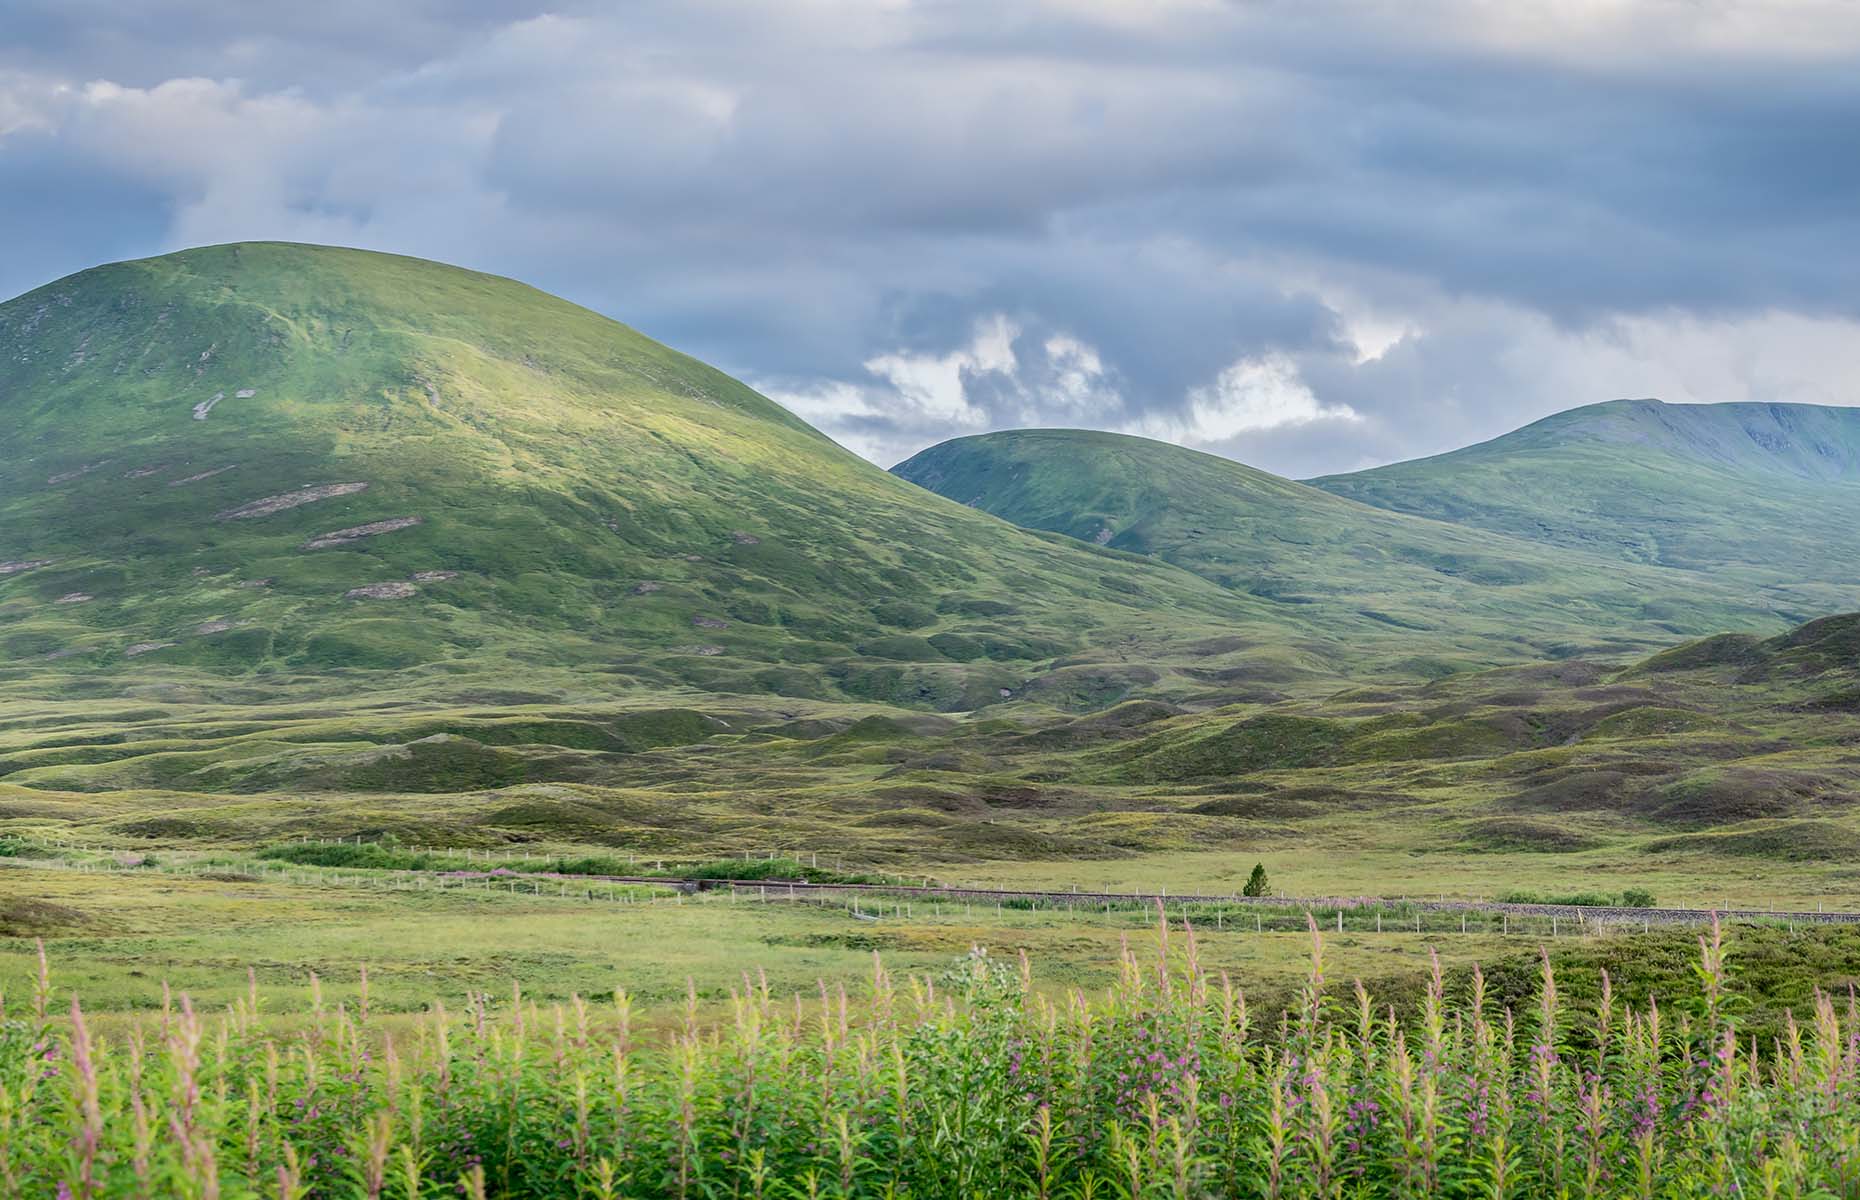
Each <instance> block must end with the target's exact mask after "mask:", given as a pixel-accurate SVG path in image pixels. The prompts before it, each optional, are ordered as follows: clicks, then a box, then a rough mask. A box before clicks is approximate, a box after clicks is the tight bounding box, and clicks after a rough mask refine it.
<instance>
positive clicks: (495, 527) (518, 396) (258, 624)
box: [0, 243, 1321, 708]
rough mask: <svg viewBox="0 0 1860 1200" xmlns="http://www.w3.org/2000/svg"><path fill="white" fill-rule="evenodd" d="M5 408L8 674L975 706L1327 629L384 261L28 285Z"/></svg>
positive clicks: (281, 257)
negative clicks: (439, 683) (933, 486)
mask: <svg viewBox="0 0 1860 1200" xmlns="http://www.w3.org/2000/svg"><path fill="white" fill-rule="evenodd" d="M0 415H3V416H4V418H5V420H6V423H7V431H6V434H5V448H6V450H7V451H8V453H7V454H6V455H5V456H4V458H0V530H3V531H4V540H3V542H0V673H5V674H7V675H9V676H11V677H24V676H27V675H31V676H34V677H36V678H38V679H40V680H41V681H43V680H47V679H52V680H53V681H54V682H55V683H56V684H57V685H58V686H60V687H67V688H68V687H82V686H90V687H99V686H105V685H104V684H103V681H102V680H101V679H98V680H95V681H93V682H92V683H90V684H85V683H84V682H83V679H84V677H85V676H86V675H94V674H97V673H99V672H101V673H103V674H105V675H111V674H115V673H120V672H123V671H132V672H133V673H135V674H137V675H142V676H150V675H156V674H159V673H160V670H161V669H163V668H169V667H173V668H188V669H192V670H195V671H205V672H208V673H210V674H217V675H218V676H219V677H222V678H228V679H237V678H252V677H264V678H267V679H271V680H273V681H275V682H276V683H277V685H278V686H279V687H280V688H282V687H284V684H285V682H286V681H289V682H290V683H291V684H292V686H297V685H304V686H310V685H315V686H323V684H324V682H325V681H326V680H327V679H328V678H329V673H330V672H339V671H363V672H366V671H385V672H407V673H412V674H419V673H422V672H423V673H425V674H427V675H430V676H434V677H436V678H442V677H443V676H445V675H446V674H448V673H452V672H458V671H466V672H475V671H484V670H489V671H492V672H503V671H509V670H518V671H533V672H540V673H542V674H545V675H546V674H548V673H549V672H551V671H555V670H558V669H559V670H562V671H567V672H569V673H570V674H571V675H572V676H573V679H572V680H570V681H569V683H571V684H572V685H573V686H586V683H587V681H588V680H590V679H603V680H605V681H606V683H605V685H604V686H621V685H628V686H639V687H661V688H662V687H667V686H681V687H689V688H694V689H697V690H699V691H705V692H737V693H742V692H747V693H757V694H775V695H784V694H792V695H796V696H799V697H803V698H815V699H840V700H846V699H854V700H880V701H884V702H897V703H903V704H906V705H911V706H920V707H942V708H969V707H977V706H981V705H984V704H986V703H992V702H997V701H999V700H1000V699H1002V698H1003V696H1002V693H1003V692H1007V693H1014V694H1017V693H1018V692H1020V691H1021V690H1022V688H1023V686H1024V684H1025V683H1026V682H1027V680H1028V679H1030V678H1033V677H1036V676H1038V675H1040V674H1042V673H1044V672H1046V671H1047V670H1049V669H1053V668H1052V664H1054V663H1055V662H1058V661H1060V660H1062V659H1070V660H1072V661H1073V662H1074V664H1075V665H1076V664H1077V663H1090V662H1094V661H1097V660H1098V658H1100V657H1102V656H1106V655H1108V654H1109V652H1103V651H1101V649H1098V648H1094V647H1097V646H1098V645H1099V643H1102V642H1114V643H1116V645H1117V647H1118V648H1117V650H1116V652H1115V655H1110V656H1111V657H1118V656H1127V655H1128V654H1129V653H1130V650H1131V647H1132V646H1147V647H1150V649H1151V650H1152V651H1153V652H1155V653H1157V654H1158V655H1160V656H1161V657H1167V653H1166V652H1165V651H1163V650H1162V649H1160V647H1163V646H1164V645H1165V644H1169V643H1173V642H1175V641H1180V640H1183V639H1184V638H1188V637H1192V636H1194V635H1193V633H1192V632H1190V633H1183V632H1180V631H1182V630H1188V631H1194V630H1198V629H1200V630H1204V631H1205V632H1208V633H1213V632H1217V631H1220V630H1222V629H1229V628H1234V627H1247V626H1250V625H1258V626H1259V627H1260V628H1261V629H1262V631H1263V630H1264V629H1265V628H1267V627H1268V626H1270V628H1272V629H1275V630H1277V631H1278V634H1279V635H1280V637H1279V640H1280V641H1282V642H1286V643H1303V644H1306V645H1309V646H1313V647H1317V646H1318V645H1319V643H1320V642H1321V639H1318V638H1313V637H1311V636H1310V635H1309V634H1308V633H1306V632H1302V631H1299V630H1296V629H1293V628H1292V627H1291V626H1289V625H1288V624H1287V623H1286V622H1285V621H1284V620H1282V619H1280V618H1279V617H1278V616H1276V615H1274V614H1270V613H1269V612H1268V611H1267V609H1266V608H1265V606H1261V605H1257V604H1252V603H1250V602H1248V601H1246V600H1245V599H1244V598H1236V597H1233V596H1231V595H1226V594H1223V593H1221V592H1219V591H1218V590H1216V589H1213V588H1211V587H1208V586H1207V585H1205V584H1204V583H1203V582H1202V581H1201V580H1199V579H1196V578H1193V577H1192V576H1189V575H1187V574H1186V573H1182V572H1177V571H1175V570H1174V569H1173V568H1169V567H1166V566H1162V565H1159V564H1154V563H1150V562H1146V561H1141V560H1137V559H1132V558H1129V557H1128V556H1120V555H1113V554H1109V553H1099V552H1094V551H1091V550H1089V549H1085V550H1083V551H1082V550H1081V548H1079V547H1076V546H1074V545H1072V544H1070V543H1058V542H1052V541H1047V540H1045V539H1043V538H1041V537H1039V536H1035V535H1030V534H1028V533H1026V532H1024V531H1020V530H1016V529H1013V528H1012V527H1010V526H1008V525H1006V524H1004V523H1001V522H998V521H995V520H994V519H993V518H989V517H986V516H984V515H982V514H977V513H974V512H972V511H970V510H967V509H964V508H962V507H961V506H957V505H945V504H942V503H941V502H936V503H926V502H925V499H924V498H923V496H922V493H921V491H919V490H918V489H916V488H913V487H910V486H909V485H907V484H905V483H903V482H901V481H899V480H897V479H895V478H893V477H891V476H889V475H888V474H886V473H885V472H883V471H882V470H880V469H879V468H877V467H874V466H872V465H871V464H868V463H866V462H864V461H863V460H861V459H859V458H857V456H855V455H853V454H851V453H850V452H848V451H846V450H844V449H843V448H841V447H839V446H837V445H836V444H834V443H833V442H832V441H831V440H830V439H828V438H826V437H825V436H824V435H822V434H820V433H819V432H818V431H816V430H814V429H813V428H812V427H810V426H808V425H807V424H806V423H805V422H803V421H801V420H800V419H799V418H797V417H795V416H793V414H791V413H789V412H787V411H786V410H785V409H782V408H781V407H780V406H779V405H777V404H775V403H774V402H773V401H770V400H768V399H767V398H765V397H763V396H760V395H759V394H757V393H755V392H754V391H753V390H752V389H750V388H748V387H747V386H746V385H744V384H742V383H740V382H738V381H736V380H734V379H731V378H730V377H729V376H727V375H725V374H723V373H722V372H719V371H716V370H715V369H714V368H711V367H708V366H706V365H704V364H702V363H700V362H698V361H697V360H695V359H692V358H690V357H689V356H687V355H683V354H680V353H679V352H677V351H675V350H672V349H670V348H669V347H665V346H661V345H659V344H658V343H656V342H653V341H651V340H650V339H648V338H646V337H644V336H643V335H641V334H639V333H638V332H637V331H636V330H632V329H630V328H629V327H627V326H624V325H621V324H620V323H618V322H615V321H612V320H610V319H608V318H606V317H604V316H601V315H599V314H596V313H593V312H591V311H589V310H587V309H584V308H581V307H579V306H576V305H572V304H570V303H569V302H567V301H564V300H560V299H558V298H555V297H550V296H548V295H547V294H546V293H542V292H539V291H537V290H536V289H533V288H530V287H528V286H527V285H524V284H520V283H517V282H516V281H512V280H507V279H503V278H501V277H497V276H489V275H484V274H482V273H478V272H469V271H464V270H461V269H459V268H453V267H447V266H444V265H443V264H435V263H428V262H425V261H424V260H419V259H411V258H406V257H402V256H392V255H381V254H376V253H374V252H370V251H357V250H348V249H344V248H339V247H314V246H303V245H298V244H292V243H240V244H233V245H226V246H215V247H203V248H199V249H194V250H188V251H182V252H179V253H176V254H172V255H163V256H159V257H157V258H153V259H143V260H136V261H133V262H129V263H120V264H110V265H107V266H104V267H99V268H93V269H91V270H89V271H84V272H79V273H78V274H76V275H72V276H68V277H66V278H65V279H62V280H59V281H56V282H54V283H52V284H48V285H46V286H45V287H42V288H38V289H35V290H34V291H32V292H29V293H27V294H25V295H24V296H22V297H19V298H16V299H14V300H12V301H8V302H6V303H5V304H0ZM936 637H941V638H943V644H942V645H941V646H938V645H937V644H936V643H934V642H932V641H931V639H932V638H936ZM1288 653H1289V654H1292V655H1297V654H1299V653H1301V651H1299V650H1297V649H1295V648H1294V649H1292V650H1290V651H1288ZM48 670H51V671H54V672H55V674H54V675H47V674H46V672H47V671H48ZM575 681H579V682H575ZM189 686H193V684H190V685H189Z"/></svg>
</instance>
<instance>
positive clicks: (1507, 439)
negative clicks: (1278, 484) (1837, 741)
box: [1311, 400, 1860, 609]
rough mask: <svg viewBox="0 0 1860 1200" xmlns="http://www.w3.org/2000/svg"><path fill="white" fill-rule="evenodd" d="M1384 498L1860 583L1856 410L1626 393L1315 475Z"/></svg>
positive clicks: (1692, 566)
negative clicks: (1434, 452)
mask: <svg viewBox="0 0 1860 1200" xmlns="http://www.w3.org/2000/svg"><path fill="white" fill-rule="evenodd" d="M1311 482H1312V483H1313V485H1314V486H1316V487H1320V488H1323V489H1324V490H1326V491H1328V492H1332V493H1334V494H1336V495H1339V496H1345V497H1348V498H1350V499H1353V500H1360V501H1362V502H1364V503H1366V504H1373V505H1376V506H1377V507H1380V508H1386V509H1391V510H1394V511H1398V512H1404V513H1412V514H1416V515H1420V516H1426V517H1434V518H1438V519H1440V520H1444V521H1452V522H1455V523H1457V524H1462V525H1468V526H1473V527H1477V528H1481V529H1489V530H1493V531H1496V532H1501V533H1508V534H1512V535H1515V536H1517V537H1521V538H1528V539H1530V540H1532V541H1536V542H1541V543H1546V544H1551V545H1557V546H1566V547H1575V548H1579V549H1582V550H1585V551H1588V552H1590V553H1594V554H1600V555H1606V556H1608V557H1610V558H1614V559H1620V560H1625V561H1628V562H1633V563H1645V564H1652V565H1658V566H1665V567H1674V568H1679V569H1681V570H1686V571H1693V572H1700V573H1705V574H1709V575H1711V576H1713V577H1715V578H1724V579H1731V580H1737V581H1744V582H1753V583H1757V584H1787V585H1790V586H1794V587H1796V588H1798V590H1801V591H1804V592H1806V593H1807V594H1810V595H1813V596H1816V597H1818V601H1819V602H1818V604H1817V607H1819V608H1823V609H1826V608H1844V607H1851V606H1852V601H1853V586H1852V585H1854V584H1856V583H1860V553H1856V551H1860V534H1857V533H1856V532H1855V531H1856V530H1857V529H1860V409H1850V408H1821V407H1815V406H1812V405H1803V404H1663V403H1661V402H1660V401H1658V400H1617V401H1614V402H1612V403H1608V404H1596V405H1591V406H1588V407H1586V408H1578V409H1573V410H1571V411H1569V412H1563V413H1558V414H1556V415H1555V416H1552V417H1546V418H1545V419H1544V420H1541V421H1538V422H1537V423H1536V424H1534V425H1529V426H1526V427H1525V428H1523V429H1520V430H1518V431H1516V432H1514V433H1509V434H1506V435H1505V436H1503V437H1500V438H1496V439H1494V440H1492V441H1489V442H1484V443H1481V444H1480V445H1477V446H1468V447H1467V448H1465V449H1463V450H1455V451H1453V452H1452V453H1450V454H1442V455H1438V456H1436V457H1434V458H1424V459H1419V460H1416V461H1413V462H1404V463H1396V464H1394V465H1392V466H1387V467H1378V468H1376V469H1374V470H1369V471H1361V472H1358V473H1356V474H1352V475H1331V476H1326V477H1324V478H1322V479H1315V480H1312V481H1311Z"/></svg>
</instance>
